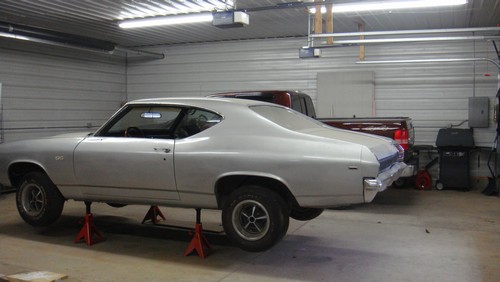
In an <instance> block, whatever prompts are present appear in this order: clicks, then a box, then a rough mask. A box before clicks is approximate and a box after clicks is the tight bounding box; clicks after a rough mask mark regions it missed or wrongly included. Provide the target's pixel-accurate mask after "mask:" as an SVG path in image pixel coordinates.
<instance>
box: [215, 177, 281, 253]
mask: <svg viewBox="0 0 500 282" xmlns="http://www.w3.org/2000/svg"><path fill="white" fill-rule="evenodd" d="M287 207H288V204H287V203H286V202H285V200H284V199H283V198H282V197H281V196H280V195H278V194H277V193H275V192H274V191H271V190H269V189H267V188H265V187H262V186H257V185H246V186H243V187H240V188H238V189H236V190H235V191H233V192H232V193H231V194H230V195H229V196H228V198H227V199H226V201H225V202H224V205H223V207H222V225H223V226H224V231H226V235H227V237H228V239H229V240H231V241H232V242H233V243H234V244H236V245H237V246H238V247H240V248H241V249H243V250H246V251H250V252H262V251H265V250H267V249H269V248H271V247H272V246H274V245H275V244H276V243H278V242H279V241H280V240H281V239H282V238H283V236H285V234H286V231H287V230H288V223H289V217H288V215H289V211H288V209H287Z"/></svg>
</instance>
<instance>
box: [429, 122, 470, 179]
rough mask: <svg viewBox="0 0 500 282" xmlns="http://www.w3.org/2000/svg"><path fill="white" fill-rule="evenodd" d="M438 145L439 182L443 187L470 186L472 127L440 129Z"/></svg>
mask: <svg viewBox="0 0 500 282" xmlns="http://www.w3.org/2000/svg"><path fill="white" fill-rule="evenodd" d="M436 146H437V148H438V152H439V182H441V183H442V184H443V187H446V188H448V187H452V188H465V189H469V188H470V172H469V167H470V164H469V163H470V158H469V153H470V150H471V149H473V148H474V138H473V136H472V130H471V129H458V128H446V129H441V130H439V133H438V136H437V139H436Z"/></svg>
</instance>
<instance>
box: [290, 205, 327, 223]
mask: <svg viewBox="0 0 500 282" xmlns="http://www.w3.org/2000/svg"><path fill="white" fill-rule="evenodd" d="M324 210H325V209H315V208H301V207H293V208H292V212H291V213H290V217H291V218H293V219H295V220H301V221H307V220H311V219H314V218H316V217H318V216H320V214H322V213H323V211H324Z"/></svg>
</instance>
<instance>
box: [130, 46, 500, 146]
mask: <svg viewBox="0 0 500 282" xmlns="http://www.w3.org/2000/svg"><path fill="white" fill-rule="evenodd" d="M490 44H491V43H486V42H475V43H474V42H445V43H439V42H433V43H412V44H384V45H368V46H366V60H368V61H370V60H397V59H433V58H434V59H442V58H474V57H488V58H491V59H496V56H495V53H494V49H493V46H490ZM303 45H306V39H305V38H295V39H275V40H249V41H239V42H220V43H208V44H191V45H174V46H164V47H157V48H153V50H154V51H156V52H164V53H165V54H166V58H165V59H164V60H156V61H148V62H140V61H138V62H131V63H130V64H129V67H128V78H127V80H128V99H129V100H133V99H138V98H150V97H169V96H204V95H207V94H211V93H214V92H219V91H233V90H255V89H299V90H302V91H304V92H307V93H309V94H310V95H311V96H312V98H313V100H314V101H316V93H317V91H316V76H317V73H320V72H332V71H364V70H367V71H373V72H374V73H375V103H376V115H377V116H410V117H412V118H413V119H414V121H415V126H416V133H417V143H418V144H434V142H435V139H436V135H437V131H438V129H439V128H442V127H445V126H448V125H449V124H458V123H460V122H461V121H463V120H466V119H467V118H468V97H471V96H473V95H476V96H487V97H490V98H491V99H492V103H491V111H492V109H493V105H494V101H493V97H494V96H495V95H496V88H497V82H498V81H497V74H498V70H497V68H496V67H495V66H494V65H493V64H491V63H488V62H476V63H472V62H460V63H425V64H416V63H414V64H394V65H360V64H355V62H356V61H358V56H359V51H358V48H357V47H338V48H329V49H323V55H322V57H321V58H316V59H299V58H298V49H299V48H300V47H301V46H303ZM491 116H492V115H491ZM492 123H493V122H492ZM466 125H467V124H465V126H466ZM490 132H491V134H490ZM492 135H493V125H492V126H491V127H490V128H489V129H487V130H486V132H485V133H482V134H480V135H477V136H476V139H477V140H476V142H477V143H478V145H480V146H490V143H491V142H492V139H491V138H490V137H491V136H492Z"/></svg>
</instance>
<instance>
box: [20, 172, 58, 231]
mask: <svg viewBox="0 0 500 282" xmlns="http://www.w3.org/2000/svg"><path fill="white" fill-rule="evenodd" d="M16 205H17V210H18V212H19V214H20V215H21V217H22V218H23V220H24V221H25V222H26V223H28V224H30V225H33V226H47V225H50V224H52V223H54V222H55V221H56V220H57V219H59V217H60V216H61V213H62V210H63V207H64V198H63V197H62V195H61V194H60V193H59V190H57V187H56V186H55V185H54V183H52V181H51V180H50V178H49V177H48V176H47V175H46V174H45V173H41V172H30V173H28V174H26V176H25V177H24V178H23V179H22V181H21V185H20V186H19V189H18V190H17V194H16Z"/></svg>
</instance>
